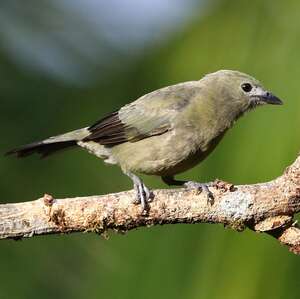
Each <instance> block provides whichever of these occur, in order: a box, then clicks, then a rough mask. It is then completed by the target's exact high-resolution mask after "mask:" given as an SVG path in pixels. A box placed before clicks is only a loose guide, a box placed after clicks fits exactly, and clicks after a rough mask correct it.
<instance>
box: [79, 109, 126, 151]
mask: <svg viewBox="0 0 300 299" xmlns="http://www.w3.org/2000/svg"><path fill="white" fill-rule="evenodd" d="M88 130H89V131H90V132H91V134H90V135H88V136H87V137H86V138H84V141H96V142H99V143H100V144H103V145H111V146H113V145H117V144H120V143H123V142H126V141H127V138H126V130H125V125H124V124H123V123H122V122H121V120H120V119H119V116H118V112H114V113H112V114H110V115H108V116H107V117H105V118H103V119H101V120H99V121H97V122H96V123H95V124H94V125H92V126H90V127H89V128H88Z"/></svg>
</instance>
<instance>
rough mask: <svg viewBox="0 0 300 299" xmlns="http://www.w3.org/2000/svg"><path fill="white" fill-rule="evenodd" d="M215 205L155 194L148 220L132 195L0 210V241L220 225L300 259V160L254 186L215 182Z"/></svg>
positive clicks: (173, 193)
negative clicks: (264, 238) (299, 216)
mask: <svg viewBox="0 0 300 299" xmlns="http://www.w3.org/2000/svg"><path fill="white" fill-rule="evenodd" d="M211 191H212V192H213V195H214V203H213V204H210V203H208V202H207V198H206V196H205V194H202V193H199V192H196V191H186V190H183V189H176V190H174V189H172V190H156V191H154V192H153V193H154V200H153V202H151V203H150V205H149V212H148V214H147V215H142V214H141V207H140V206H139V205H135V204H133V203H132V202H133V200H134V198H135V193H134V192H133V191H126V192H121V193H115V194H108V195H101V196H89V197H78V198H65V199H54V198H53V197H52V196H50V195H45V196H44V197H43V198H40V199H38V200H34V201H30V202H22V203H15V204H1V205H0V238H1V239H9V238H13V239H19V238H23V237H32V236H34V235H43V234H53V233H70V232H97V233H100V234H105V233H106V232H107V230H108V229H112V230H115V231H118V232H125V231H128V230H131V229H134V228H138V227H142V226H152V225H158V224H159V225H161V224H170V223H172V224H173V223H199V222H207V223H222V224H224V225H226V226H230V227H231V228H233V229H236V230H239V231H241V230H243V229H244V228H246V227H248V228H250V229H252V230H254V231H256V232H264V233H267V234H269V235H272V236H273V237H275V238H276V239H277V240H278V241H279V242H280V243H282V244H284V245H287V246H288V247H289V249H290V251H292V252H294V253H296V254H300V227H298V226H297V225H296V223H295V222H294V220H293V216H294V214H296V213H297V212H299V211H300V156H299V157H298V158H297V159H296V161H295V162H294V163H293V164H292V165H291V166H290V167H288V168H287V169H286V170H285V172H284V173H283V175H282V176H280V177H278V178H276V179H275V180H273V181H270V182H267V183H261V184H254V185H241V186H233V185H232V184H229V183H226V182H223V181H218V180H217V181H215V183H214V186H213V187H212V188H211Z"/></svg>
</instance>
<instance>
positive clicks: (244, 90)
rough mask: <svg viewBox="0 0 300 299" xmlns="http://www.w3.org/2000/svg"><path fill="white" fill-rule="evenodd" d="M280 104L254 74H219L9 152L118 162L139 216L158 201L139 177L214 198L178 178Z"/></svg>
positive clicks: (160, 91) (205, 186) (166, 90)
mask: <svg viewBox="0 0 300 299" xmlns="http://www.w3.org/2000/svg"><path fill="white" fill-rule="evenodd" d="M265 104H272V105H281V104H283V102H282V101H281V100H280V99H279V98H278V97H276V96H275V95H274V94H273V93H271V92H270V91H268V90H266V89H265V88H264V87H263V86H262V84H261V83H260V82H259V81H258V80H256V79H255V78H253V77H252V76H250V75H247V74H245V73H242V72H239V71H235V70H219V71H216V72H214V73H210V74H207V75H205V76H204V77H203V78H201V79H200V80H195V81H187V82H183V83H178V84H175V85H171V86H167V87H163V88H160V89H158V90H155V91H153V92H150V93H148V94H145V95H144V96H141V97H140V98H138V99H137V100H135V101H133V102H131V103H129V104H127V105H125V106H123V107H122V108H120V109H119V110H118V111H115V112H113V113H111V114H109V115H107V116H106V117H104V118H102V119H100V120H98V121H97V122H95V123H94V124H92V125H91V126H88V127H85V128H82V129H78V130H75V131H71V132H68V133H65V134H61V135H56V136H53V137H50V138H47V139H44V140H42V141H38V142H33V143H31V144H28V145H24V146H22V147H19V148H16V149H13V150H11V151H9V152H8V153H7V154H8V155H16V156H17V157H26V156H29V155H31V154H33V153H38V154H40V155H41V157H42V158H45V157H48V156H49V155H51V154H53V153H56V152H58V151H60V150H63V149H66V148H72V147H76V146H77V147H81V148H84V149H86V150H87V151H88V152H89V153H91V154H93V155H95V156H96V157H98V158H101V159H103V160H104V162H105V163H108V164H117V165H119V166H120V168H121V170H122V172H123V173H124V174H125V175H127V176H128V177H129V178H130V179H131V180H132V182H133V186H134V190H135V192H136V200H135V201H136V202H137V203H140V204H141V207H142V211H143V212H144V211H147V210H148V209H149V202H150V201H151V200H153V195H152V192H151V191H150V189H149V188H148V187H147V186H146V185H145V184H144V182H143V181H142V179H141V178H140V177H139V175H140V174H145V175H154V176H159V177H161V178H162V180H163V182H165V183H166V184H167V185H169V186H171V185H174V186H183V187H185V188H188V189H194V188H196V189H198V190H201V191H203V190H204V191H206V192H207V193H208V198H210V196H211V193H210V191H209V184H206V183H200V182H194V181H188V180H186V181H184V180H182V181H181V180H177V179H175V175H177V174H179V173H182V172H184V171H186V170H188V169H190V168H192V167H194V166H196V165H197V164H199V163H200V162H201V161H203V160H204V159H205V158H206V157H207V156H208V155H209V154H210V153H211V152H212V151H213V150H214V149H215V147H216V146H217V145H218V144H219V142H220V141H221V139H222V138H223V137H224V135H225V133H226V132H227V131H228V129H230V128H231V127H232V126H233V125H234V123H235V122H236V121H237V120H238V119H239V118H240V117H241V116H242V115H244V114H245V113H246V112H248V111H250V110H253V109H254V108H256V107H258V106H262V105H265Z"/></svg>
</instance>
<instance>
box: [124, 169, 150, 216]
mask: <svg viewBox="0 0 300 299" xmlns="http://www.w3.org/2000/svg"><path fill="white" fill-rule="evenodd" d="M124 173H125V174H126V175H127V176H128V177H130V178H131V179H132V181H133V187H134V190H135V191H136V197H137V198H136V201H135V202H136V203H140V204H141V206H142V211H143V212H147V210H148V202H150V201H151V200H152V196H151V195H152V194H151V192H150V190H149V189H148V188H147V187H146V185H145V184H144V183H143V181H142V180H141V179H140V178H139V177H138V176H137V175H135V174H133V173H131V172H129V171H124Z"/></svg>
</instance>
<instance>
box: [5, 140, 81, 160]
mask: <svg viewBox="0 0 300 299" xmlns="http://www.w3.org/2000/svg"><path fill="white" fill-rule="evenodd" d="M76 144H77V141H75V140H70V141H63V142H54V143H44V142H43V141H41V142H34V143H30V144H27V145H24V146H22V147H19V148H16V149H13V150H11V151H9V152H7V153H6V155H16V156H17V157H18V158H23V157H27V156H29V155H31V154H34V153H38V154H40V155H41V158H45V157H48V156H49V155H51V154H54V153H56V152H57V151H60V150H62V149H66V148H69V147H73V146H75V145H76Z"/></svg>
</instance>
